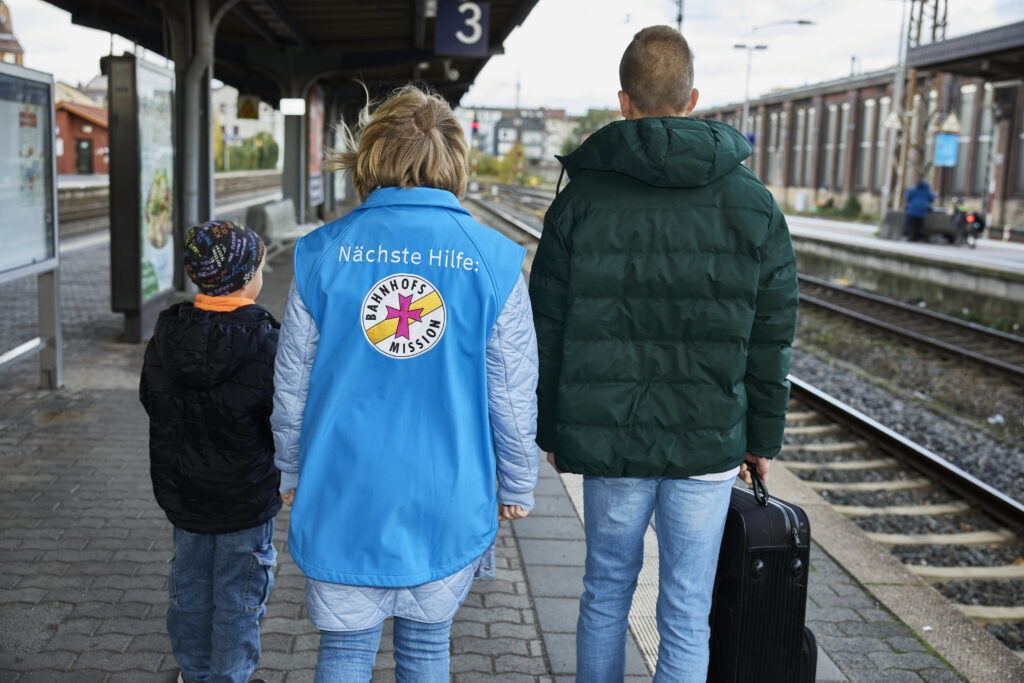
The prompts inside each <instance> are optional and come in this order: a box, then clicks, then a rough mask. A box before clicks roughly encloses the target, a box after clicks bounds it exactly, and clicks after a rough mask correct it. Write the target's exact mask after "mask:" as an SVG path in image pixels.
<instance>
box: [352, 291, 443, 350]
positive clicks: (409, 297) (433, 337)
mask: <svg viewBox="0 0 1024 683" xmlns="http://www.w3.org/2000/svg"><path fill="white" fill-rule="evenodd" d="M360 317H361V318H362V325H363V332H364V333H365V334H366V340H367V341H369V342H370V344H372V345H373V348H375V349H377V350H378V351H380V352H381V353H383V354H384V355H385V356H390V357H392V358H412V357H414V356H418V355H420V354H421V353H426V352H427V351H429V350H430V349H431V348H433V347H434V344H436V343H437V342H438V341H439V340H440V339H441V336H442V335H443V334H444V325H445V320H446V318H447V314H446V311H445V307H444V300H443V299H442V298H441V293H440V292H438V291H437V288H436V287H434V285H432V284H431V283H430V282H429V281H427V280H426V279H424V278H423V277H421V276H419V275H409V274H408V273H396V274H394V275H389V276H388V277H386V278H384V279H383V280H381V281H380V282H378V283H377V284H375V285H374V286H373V287H371V288H370V291H369V292H368V293H367V294H366V298H365V299H363V307H362V311H361V314H360Z"/></svg>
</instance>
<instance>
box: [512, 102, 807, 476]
mask: <svg viewBox="0 0 1024 683" xmlns="http://www.w3.org/2000/svg"><path fill="white" fill-rule="evenodd" d="M750 152H751V148H750V145H749V143H748V142H747V140H746V139H745V138H744V137H743V136H742V135H740V133H738V132H737V131H736V130H735V129H733V128H731V127H729V126H727V125H725V124H723V123H718V122H715V121H702V120H699V119H689V118H676V117H668V118H645V119H637V120H633V121H618V122H616V123H612V124H610V125H608V126H605V127H604V128H602V129H601V130H599V131H598V132H597V133H595V134H594V135H592V136H591V137H590V138H589V139H587V140H586V141H585V142H584V143H583V144H582V145H581V146H580V147H579V149H577V150H576V151H575V152H573V153H572V154H570V155H569V156H568V157H566V158H565V159H563V160H562V162H563V164H564V166H565V169H566V171H567V173H568V175H569V178H570V183H569V184H568V186H566V188H565V189H564V190H563V191H562V192H561V193H560V194H559V195H558V197H556V198H555V201H554V202H553V203H552V205H551V208H550V209H549V210H548V213H547V216H545V218H544V235H543V237H542V238H541V241H540V246H539V247H538V249H537V255H536V258H535V259H534V261H533V269H532V273H531V276H530V296H531V299H532V302H533V312H534V321H535V323H536V326H537V342H538V349H539V352H540V383H539V387H538V395H539V408H540V418H539V424H538V429H537V443H538V444H539V445H540V447H541V448H543V449H544V450H546V451H554V453H555V458H556V462H557V464H558V467H559V469H561V470H563V471H567V472H578V473H581V474H593V475H600V476H606V477H656V476H667V477H675V478H678V477H688V476H693V475H699V474H708V473H714V472H725V471H728V470H730V469H732V468H733V467H735V466H736V465H738V464H739V463H740V462H742V461H743V459H744V457H745V453H746V452H748V451H749V452H750V453H753V454H754V455H757V456H761V457H767V458H770V457H772V456H774V455H775V454H776V453H778V451H779V448H780V446H781V444H782V430H783V427H784V426H785V419H786V404H787V403H788V400H789V382H788V381H787V380H786V375H787V373H788V371H789V355H790V346H791V344H792V341H793V334H794V331H795V328H796V309H797V282H796V257H795V256H794V254H793V246H792V243H791V241H790V237H789V229H788V228H787V227H786V221H785V219H784V218H783V216H782V212H781V211H780V209H779V206H778V204H777V203H776V202H775V200H774V198H773V197H772V195H771V194H770V193H769V192H768V190H767V189H765V187H764V185H763V184H762V183H761V181H759V180H758V179H757V177H756V176H755V175H754V174H753V173H752V172H751V171H749V170H748V169H747V168H746V167H745V166H743V165H742V164H741V162H742V161H743V159H745V158H746V157H747V156H749V155H750Z"/></svg>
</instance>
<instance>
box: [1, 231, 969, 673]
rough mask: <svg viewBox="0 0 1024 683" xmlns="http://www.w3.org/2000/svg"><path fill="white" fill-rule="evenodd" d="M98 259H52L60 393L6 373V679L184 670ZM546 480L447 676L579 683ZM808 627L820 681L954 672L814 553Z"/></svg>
mask: <svg viewBox="0 0 1024 683" xmlns="http://www.w3.org/2000/svg"><path fill="white" fill-rule="evenodd" d="M107 250H108V247H107V244H106V242H105V241H103V240H102V239H96V238H83V239H80V240H77V241H72V242H69V243H67V244H65V246H64V249H63V250H62V258H63V267H62V271H61V286H62V296H63V301H64V307H65V308H64V342H65V356H64V358H65V371H64V381H65V387H64V388H63V389H61V390H59V391H52V392H50V391H42V390H39V389H37V388H36V383H37V381H38V370H37V362H36V359H35V358H26V359H23V360H19V361H17V362H14V363H12V364H10V365H8V366H4V367H2V368H0V682H7V681H11V682H14V681H16V682H17V683H29V682H37V681H43V682H48V681H54V682H60V681H69V682H71V681H74V682H75V683H82V682H86V683H88V682H91V681H96V682H110V683H113V682H115V681H117V682H120V681H124V682H146V681H155V682H160V683H170V682H171V681H173V680H175V677H176V675H177V667H176V664H175V662H174V659H173V657H172V655H171V654H170V643H169V640H168V638H167V635H166V632H165V629H164V610H165V608H166V604H167V588H166V572H167V561H168V559H169V558H170V556H171V527H170V525H169V524H168V522H167V521H166V519H165V518H164V516H163V514H162V512H161V511H160V509H159V508H158V507H157V506H156V504H155V502H154V501H153V498H152V493H151V489H150V482H149V476H148V462H147V423H146V418H145V414H144V412H143V410H142V408H141V406H140V405H139V403H138V398H137V387H138V373H139V369H140V367H141V362H142V354H143V346H142V345H131V344H123V343H119V342H118V341H117V339H118V335H119V332H120V329H121V319H120V316H119V315H117V314H113V313H111V312H110V305H109V301H110V294H109V267H108V257H107V253H108V251H107ZM274 266H275V267H274V269H273V271H272V272H269V273H267V274H266V285H265V290H264V294H263V295H262V296H261V297H260V302H261V303H263V304H264V305H265V306H267V307H268V308H269V309H270V310H271V311H272V312H274V313H275V315H278V316H280V315H281V313H282V311H283V306H284V297H285V293H286V290H287V285H288V282H289V280H290V277H291V273H290V265H289V262H288V259H287V257H283V258H280V259H278V260H277V261H275V263H274ZM0 302H2V303H0V305H2V310H3V311H4V312H5V315H3V316H0V349H3V350H6V349H9V348H12V347H13V346H15V345H17V344H19V343H21V342H23V341H25V340H27V339H29V338H31V337H33V336H35V334H36V332H35V325H36V313H35V278H27V279H23V280H19V281H16V282H13V283H8V284H6V285H3V286H2V287H0ZM542 473H543V477H542V480H541V483H540V488H539V490H538V497H537V503H538V504H537V507H536V509H535V511H534V512H533V514H532V515H531V516H530V517H529V518H527V519H525V520H522V521H519V522H517V523H515V525H514V526H511V525H506V524H503V525H502V528H501V531H500V533H499V539H498V556H499V558H500V559H499V562H498V569H497V573H498V575H497V578H495V579H493V580H486V581H478V582H477V583H476V584H475V585H474V588H473V591H472V592H471V594H470V596H469V599H468V600H467V602H466V604H465V605H464V606H463V607H462V609H461V610H460V611H459V613H458V615H457V617H456V619H455V624H454V626H453V631H452V633H453V638H452V677H453V680H455V681H459V682H461V681H502V682H510V683H516V682H519V681H534V682H541V681H547V682H554V681H559V682H563V681H571V680H572V679H573V673H574V669H575V639H574V630H575V619H576V600H577V598H578V595H579V593H580V590H581V583H580V577H581V576H582V564H583V551H584V543H583V535H582V529H581V525H580V515H579V511H578V510H577V507H576V505H575V504H574V497H573V495H572V494H573V491H574V490H575V489H577V488H578V486H579V481H578V478H572V477H567V478H564V479H562V478H559V477H558V475H556V474H555V473H554V472H553V471H552V470H551V469H550V468H548V467H547V466H546V465H545V466H543V467H542ZM287 525H288V513H287V510H286V511H283V512H282V514H281V515H280V516H279V517H278V520H277V533H276V535H275V545H276V546H277V548H278V550H279V551H280V554H279V569H278V575H277V582H276V585H275V588H274V592H273V594H272V596H271V598H270V602H269V605H268V613H267V616H266V619H265V620H264V622H263V626H262V645H263V657H262V660H261V665H260V669H259V670H258V671H257V674H256V675H257V676H258V677H262V678H264V679H266V680H268V681H272V682H274V683H279V682H282V681H287V682H288V683H292V682H295V681H311V680H312V678H313V669H314V666H315V661H316V648H317V642H318V637H317V634H316V632H315V629H314V628H313V627H312V625H311V624H310V623H309V621H308V620H307V619H306V616H305V608H304V598H303V579H302V577H301V575H300V573H299V572H298V570H297V568H296V567H295V565H294V563H293V562H292V561H291V559H290V558H289V556H288V554H287V546H286V543H285V538H286V531H287ZM648 552H651V549H650V548H649V549H648ZM641 578H642V581H643V577H641ZM650 590H651V586H650V583H649V582H646V583H644V585H642V586H641V593H644V594H646V593H645V592H649V591H650ZM641 597H642V596H640V595H638V602H639V601H640V599H641ZM647 598H649V595H647ZM639 616H640V617H641V618H643V615H639ZM808 620H809V622H808V623H809V624H810V625H811V627H812V628H813V629H814V631H815V633H816V634H817V636H818V641H819V645H820V651H819V667H818V680H819V681H955V680H960V678H959V676H958V675H957V674H956V673H955V672H954V671H952V670H951V669H950V668H949V667H948V666H947V665H946V664H945V663H944V662H943V661H942V660H941V659H940V658H938V657H937V656H936V655H935V654H933V653H932V652H931V651H929V649H928V648H927V647H926V646H925V645H924V644H923V643H922V641H921V640H920V639H919V638H918V637H917V636H916V635H915V634H914V633H913V632H912V631H910V630H909V629H908V628H907V627H906V626H904V625H903V624H902V623H901V622H900V621H899V620H897V619H896V618H895V617H893V615H892V614H891V613H889V612H887V611H886V610H885V609H883V608H881V607H880V605H879V603H878V602H877V601H876V600H875V599H874V598H873V597H872V595H871V594H869V593H867V592H866V591H865V590H864V589H863V587H862V586H861V585H860V584H859V583H858V582H857V581H856V580H854V579H853V578H851V577H850V575H849V574H847V573H846V572H845V571H844V570H843V569H842V568H840V567H839V566H837V565H836V563H835V562H834V561H832V560H831V559H830V558H829V556H828V555H826V554H825V553H823V552H822V551H821V550H820V548H819V547H817V546H814V548H813V551H812V573H811V581H810V598H809V603H808ZM637 624H640V622H637ZM637 624H634V626H635V630H637V631H638V632H640V637H639V638H634V639H631V641H630V645H629V648H630V649H629V657H628V674H629V676H628V680H630V681H636V682H639V681H646V680H650V676H649V673H648V668H647V666H646V665H647V664H649V663H650V662H651V661H652V660H651V657H652V653H651V642H650V636H649V634H648V635H644V633H643V629H642V628H640V626H638V625H637ZM766 626H767V627H770V625H766ZM390 648H391V646H390V638H388V637H387V636H385V638H384V640H383V642H382V652H381V654H380V655H379V656H378V662H377V663H378V671H377V673H376V674H375V677H374V680H382V681H383V680H393V678H394V677H393V666H394V663H393V659H392V657H391V654H390Z"/></svg>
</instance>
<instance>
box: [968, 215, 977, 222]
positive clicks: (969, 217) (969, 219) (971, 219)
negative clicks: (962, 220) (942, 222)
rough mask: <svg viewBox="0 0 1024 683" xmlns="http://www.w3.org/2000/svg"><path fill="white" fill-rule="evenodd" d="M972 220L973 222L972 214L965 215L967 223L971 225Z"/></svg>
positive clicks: (973, 216)
mask: <svg viewBox="0 0 1024 683" xmlns="http://www.w3.org/2000/svg"><path fill="white" fill-rule="evenodd" d="M974 220H975V215H974V214H973V213H969V214H967V222H968V223H973V222H974Z"/></svg>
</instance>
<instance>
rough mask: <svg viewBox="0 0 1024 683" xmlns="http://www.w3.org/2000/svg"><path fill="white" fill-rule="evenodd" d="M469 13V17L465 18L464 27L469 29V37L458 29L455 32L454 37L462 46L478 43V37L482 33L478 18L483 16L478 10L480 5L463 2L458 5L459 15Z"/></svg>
mask: <svg viewBox="0 0 1024 683" xmlns="http://www.w3.org/2000/svg"><path fill="white" fill-rule="evenodd" d="M467 12H468V13H469V16H468V17H466V18H465V21H466V27H467V28H469V29H471V31H470V33H469V35H466V34H465V33H463V32H462V29H459V30H458V31H456V32H455V37H456V38H457V39H458V41H459V42H460V43H463V44H464V45H472V44H473V43H477V42H479V41H480V36H481V34H482V33H483V27H482V26H480V18H481V17H482V16H483V12H482V11H481V10H480V5H479V4H478V3H475V2H464V3H462V4H461V5H459V14H466V13H467Z"/></svg>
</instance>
